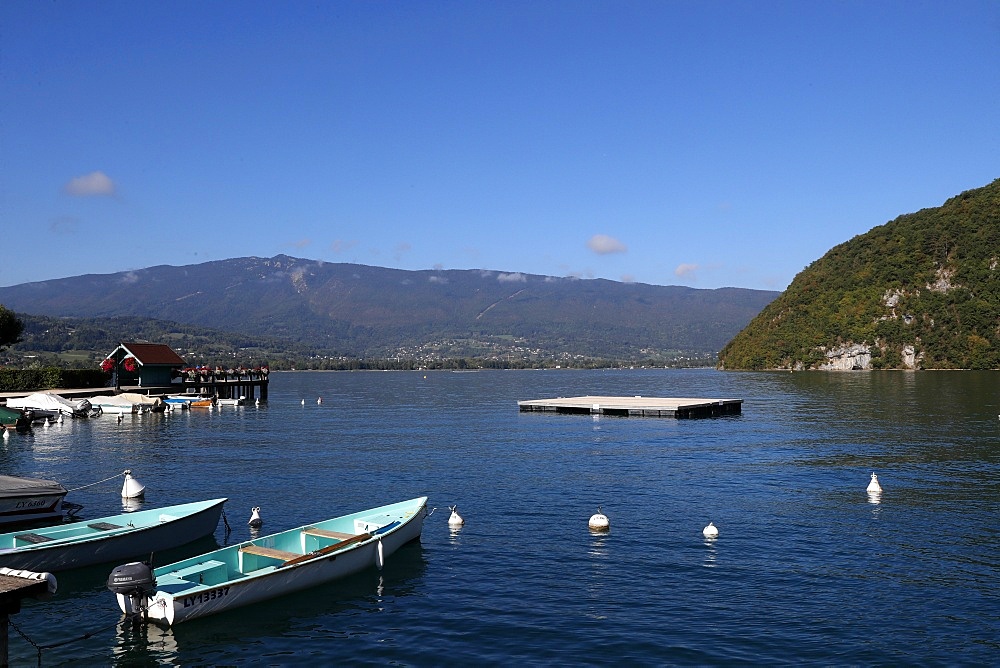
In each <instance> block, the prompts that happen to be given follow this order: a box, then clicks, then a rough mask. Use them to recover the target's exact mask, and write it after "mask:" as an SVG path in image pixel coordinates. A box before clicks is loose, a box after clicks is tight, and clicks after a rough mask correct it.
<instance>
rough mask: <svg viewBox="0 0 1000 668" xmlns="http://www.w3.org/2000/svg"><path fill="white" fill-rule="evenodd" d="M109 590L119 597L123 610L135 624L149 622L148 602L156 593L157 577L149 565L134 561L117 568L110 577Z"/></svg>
mask: <svg viewBox="0 0 1000 668" xmlns="http://www.w3.org/2000/svg"><path fill="white" fill-rule="evenodd" d="M108 589H110V590H111V591H112V592H113V593H114V594H116V595H117V596H118V597H119V602H120V603H121V604H122V609H123V610H124V611H125V613H126V615H127V617H128V618H129V619H131V620H132V622H133V624H138V623H139V614H140V613H142V621H143V622H146V621H147V615H146V607H147V606H146V602H147V601H148V600H149V595H150V594H152V593H153V592H155V591H156V576H154V575H153V569H152V568H151V567H150V565H149V564H147V563H145V562H142V561H133V562H130V563H127V564H122V565H121V566H116V567H115V569H114V570H113V571H111V575H109V576H108Z"/></svg>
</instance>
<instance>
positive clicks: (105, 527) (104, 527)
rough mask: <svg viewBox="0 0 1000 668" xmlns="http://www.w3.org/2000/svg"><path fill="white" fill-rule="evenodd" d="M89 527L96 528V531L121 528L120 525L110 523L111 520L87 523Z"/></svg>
mask: <svg viewBox="0 0 1000 668" xmlns="http://www.w3.org/2000/svg"><path fill="white" fill-rule="evenodd" d="M87 526H89V527H90V528H91V529H97V530H98V531H111V530H112V529H121V528H122V527H121V525H119V524H112V523H111V522H94V523H93V524H88V525H87Z"/></svg>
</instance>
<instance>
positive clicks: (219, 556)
mask: <svg viewBox="0 0 1000 668" xmlns="http://www.w3.org/2000/svg"><path fill="white" fill-rule="evenodd" d="M426 514H427V497H420V498H416V499H411V500H409V501H403V502H400V503H395V504H391V505H387V506H381V507H378V508H372V509H370V510H364V511H361V512H357V513H353V514H350V515H344V516H342V517H337V518H334V519H329V520H325V521H323V522H318V523H316V524H310V525H307V526H302V527H298V528H296V529H290V530H288V531H283V532H281V533H276V534H272V535H270V536H264V537H261V538H258V539H255V540H251V541H248V542H244V543H240V544H238V545H231V546H229V547H224V548H222V549H220V550H216V551H214V552H208V553H206V554H202V555H199V556H196V557H191V558H190V559H184V560H182V561H178V562H175V563H172V564H169V565H166V566H161V567H159V568H156V569H155V570H154V569H151V568H150V567H149V565H148V564H144V563H139V562H132V563H129V564H124V565H122V566H119V567H117V568H115V569H114V570H113V571H112V572H111V575H110V576H109V577H108V588H109V589H110V590H111V591H112V592H114V593H115V596H116V598H117V600H118V606H119V607H120V608H121V610H122V611H123V612H124V613H126V614H127V615H130V616H134V615H137V614H140V613H142V614H144V615H145V618H146V619H148V620H151V621H153V622H156V623H159V624H165V625H168V626H170V625H174V624H179V623H181V622H184V621H188V620H190V619H194V618H197V617H204V616H206V615H212V614H215V613H219V612H223V611H225V610H230V609H232V608H238V607H241V606H244V605H250V604H252V603H258V602H260V601H265V600H268V599H272V598H275V597H277V596H281V595H284V594H289V593H292V592H295V591H301V590H303V589H308V588H310V587H315V586H317V585H320V584H323V583H325V582H328V581H331V580H335V579H337V578H341V577H344V576H347V575H350V574H352V573H356V572H358V571H361V570H364V569H365V568H368V567H370V566H373V565H377V566H379V567H381V566H382V564H383V563H384V562H385V559H386V558H387V557H388V556H389V555H391V554H392V553H393V552H395V551H396V550H397V549H399V548H400V547H401V546H403V545H405V544H406V543H408V542H410V541H412V540H415V539H418V538H419V537H420V532H421V529H422V528H423V522H424V517H425V515H426Z"/></svg>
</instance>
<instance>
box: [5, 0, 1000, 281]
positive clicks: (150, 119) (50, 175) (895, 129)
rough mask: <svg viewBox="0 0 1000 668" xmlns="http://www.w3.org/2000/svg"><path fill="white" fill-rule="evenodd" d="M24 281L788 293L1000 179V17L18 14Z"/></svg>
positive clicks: (16, 205) (908, 12) (618, 8)
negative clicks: (143, 277)
mask: <svg viewBox="0 0 1000 668" xmlns="http://www.w3.org/2000/svg"><path fill="white" fill-rule="evenodd" d="M0 161H2V162H0V164H2V169H0V217H2V237H3V243H4V252H3V254H2V256H0V285H4V286H8V285H15V284H19V283H25V282H29V281H41V280H46V279H50V278H62V277H66V276H75V275H79V274H86V273H112V272H118V271H127V270H131V269H139V268H143V267H148V266H153V265H161V264H169V265H185V264H193V263H199V262H205V261H209V260H216V259H226V258H232V257H243V256H251V255H255V256H259V257H270V256H273V255H277V254H279V253H286V254H289V255H294V256H298V257H304V258H312V259H316V260H322V261H326V262H357V263H362V264H370V265H378V266H385V267H397V268H401V269H433V268H444V269H473V268H475V269H491V270H499V271H504V272H523V273H533V274H545V275H552V276H579V277H583V278H591V277H600V278H609V279H613V280H625V281H637V282H642V283H652V284H657V285H687V286H691V287H698V288H716V287H723V286H736V287H747V288H758V289H770V290H781V289H784V288H785V287H786V286H787V285H788V284H789V282H791V280H792V278H793V277H794V276H795V274H796V273H798V272H799V271H801V270H802V269H803V268H804V267H805V266H807V265H808V264H809V263H810V262H812V261H813V260H815V259H817V258H819V257H820V256H822V255H823V253H825V252H826V251H827V250H829V249H830V248H831V247H832V246H834V245H836V244H838V243H841V242H843V241H846V240H848V239H850V238H851V237H853V236H855V235H857V234H862V233H864V232H866V231H868V230H870V229H871V228H872V227H875V226H877V225H881V224H883V223H885V222H887V221H888V220H891V219H893V218H895V217H896V216H898V215H900V214H903V213H909V212H912V211H917V210H919V209H921V208H925V207H933V206H938V205H940V204H941V203H943V202H944V201H945V200H946V199H947V198H948V197H951V196H953V195H956V194H958V193H959V192H961V191H963V190H968V189H970V188H977V187H980V186H983V185H986V184H987V183H989V182H991V181H992V180H994V179H995V178H997V177H1000V3H998V2H995V1H994V0H984V1H966V0H956V1H955V2H934V1H929V2H919V1H916V0H907V1H903V2H878V1H851V0H848V1H835V2H834V1H831V2H812V1H808V0H795V1H793V2H780V1H768V2H758V1H756V0H755V1H749V2H738V1H736V2H712V1H707V2H695V1H688V0H684V1H679V0H678V1H673V0H662V1H649V2H646V1H631V2H630V1H627V0H625V1H614V2H611V1H608V2H603V1H590V0H571V1H567V2H560V1H542V2H536V1H530V2H521V1H517V0H510V1H507V0H504V1H499V2H489V1H484V2H480V1H473V2H459V1H454V2H413V1H411V0H406V1H403V2H377V1H376V2H369V1H360V0H358V1H355V2H333V1H330V2H295V1H292V2H272V1H267V2H222V1H219V2H173V1H171V2H149V3H147V2H131V1H129V2H114V1H109V2H104V1H101V2H98V1H93V2H86V1H65V0H54V1H51V2H38V1H36V0H30V1H29V0H6V2H3V3H0Z"/></svg>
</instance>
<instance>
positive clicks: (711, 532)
mask: <svg viewBox="0 0 1000 668" xmlns="http://www.w3.org/2000/svg"><path fill="white" fill-rule="evenodd" d="M701 534H702V535H703V536H704V537H705V538H718V537H719V529H718V527H716V526H715V525H714V524H712V523H711V522H709V523H708V526H707V527H705V528H704V529H702V530H701Z"/></svg>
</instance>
